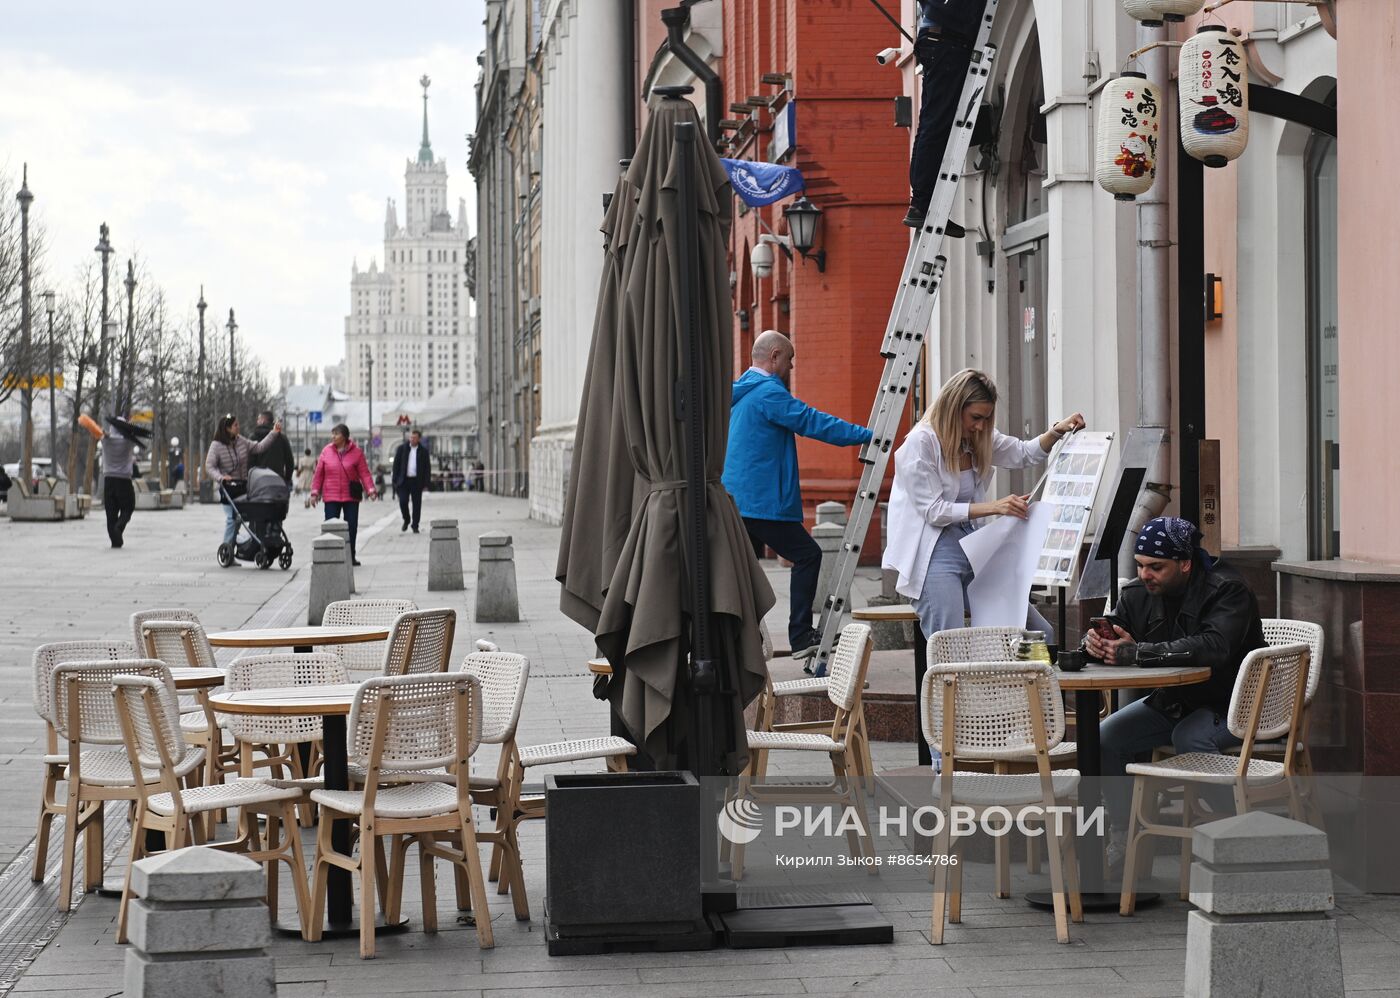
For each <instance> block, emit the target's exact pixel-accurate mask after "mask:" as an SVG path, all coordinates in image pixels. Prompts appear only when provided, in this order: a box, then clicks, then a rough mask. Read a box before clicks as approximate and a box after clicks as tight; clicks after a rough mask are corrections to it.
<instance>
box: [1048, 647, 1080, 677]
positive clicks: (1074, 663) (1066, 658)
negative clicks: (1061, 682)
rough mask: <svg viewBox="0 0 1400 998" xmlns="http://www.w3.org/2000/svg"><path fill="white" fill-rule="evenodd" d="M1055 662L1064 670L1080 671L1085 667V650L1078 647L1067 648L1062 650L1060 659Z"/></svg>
mask: <svg viewBox="0 0 1400 998" xmlns="http://www.w3.org/2000/svg"><path fill="white" fill-rule="evenodd" d="M1055 664H1056V665H1058V666H1059V667H1060V670H1061V671H1062V672H1079V671H1080V670H1082V669H1083V668H1084V652H1082V651H1080V650H1079V649H1078V648H1066V649H1065V650H1064V651H1062V652H1060V657H1059V660H1058V661H1057V662H1056V663H1055Z"/></svg>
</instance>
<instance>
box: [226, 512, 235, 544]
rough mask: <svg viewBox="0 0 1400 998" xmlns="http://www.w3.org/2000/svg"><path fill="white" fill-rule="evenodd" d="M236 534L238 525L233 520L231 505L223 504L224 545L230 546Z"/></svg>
mask: <svg viewBox="0 0 1400 998" xmlns="http://www.w3.org/2000/svg"><path fill="white" fill-rule="evenodd" d="M237 534H238V525H237V523H236V522H235V520H234V519H233V503H225V504H224V543H225V544H232V543H233V539H234V537H235V536H236V535H237Z"/></svg>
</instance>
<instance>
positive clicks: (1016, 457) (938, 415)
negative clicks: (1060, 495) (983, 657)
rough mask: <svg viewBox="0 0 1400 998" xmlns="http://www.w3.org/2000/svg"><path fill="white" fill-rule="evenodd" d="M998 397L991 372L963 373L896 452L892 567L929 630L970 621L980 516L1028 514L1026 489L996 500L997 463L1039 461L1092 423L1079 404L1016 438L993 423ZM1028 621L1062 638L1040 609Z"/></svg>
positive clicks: (888, 562)
mask: <svg viewBox="0 0 1400 998" xmlns="http://www.w3.org/2000/svg"><path fill="white" fill-rule="evenodd" d="M996 405H997V387H996V385H995V384H994V383H993V382H992V379H991V378H989V377H988V376H987V375H985V374H983V373H982V372H981V371H974V370H972V369H971V368H968V369H967V370H963V371H959V372H958V373H957V374H955V375H953V376H952V377H951V378H949V379H948V381H947V383H946V384H945V385H944V386H943V388H942V389H941V390H940V391H939V393H938V398H936V399H934V402H933V405H931V406H930V407H929V410H928V412H926V413H925V414H924V418H923V419H921V420H919V422H918V425H916V426H915V427H914V428H913V429H912V430H910V431H909V435H908V436H907V437H906V438H905V440H904V443H903V444H902V445H900V448H899V449H898V450H897V451H895V455H894V487H893V489H891V491H890V506H889V517H890V522H889V534H888V536H889V540H888V546H887V547H886V548H885V556H884V562H883V567H884V568H888V569H893V570H894V571H895V572H897V573H898V576H899V579H898V584H897V585H896V587H895V588H896V590H897V591H898V592H900V593H902V594H903V595H905V596H908V597H909V598H910V599H912V600H913V601H914V609H915V611H916V612H917V613H918V615H919V626H920V627H922V628H923V632H924V634H925V636H928V635H932V634H934V633H935V632H937V631H945V630H949V629H951V628H954V627H962V626H963V613H964V610H965V609H966V606H967V584H968V583H969V582H971V581H972V566H971V565H969V564H968V562H967V557H966V556H965V555H964V554H963V549H962V544H961V543H960V542H961V540H962V539H963V538H964V537H966V536H967V535H968V534H969V533H971V532H972V531H973V530H974V529H975V528H976V526H977V521H978V520H981V519H983V518H985V517H989V516H1016V517H1020V518H1021V519H1023V520H1024V519H1025V518H1026V516H1027V512H1028V508H1029V507H1028V505H1027V502H1026V497H1025V496H1018V495H1009V496H1004V497H1002V498H1001V499H996V500H992V501H988V499H987V486H988V485H989V484H991V480H992V472H993V469H995V468H1024V467H1027V466H1028V465H1033V464H1039V463H1041V462H1043V461H1044V460H1045V457H1046V455H1048V454H1049V453H1050V449H1051V448H1052V447H1054V445H1055V441H1057V440H1059V439H1060V438H1061V437H1063V436H1064V435H1065V434H1066V433H1071V432H1073V431H1074V430H1077V429H1079V428H1080V427H1082V426H1083V425H1084V417H1083V416H1082V415H1081V414H1080V413H1077V412H1076V413H1075V414H1074V415H1072V416H1068V417H1066V418H1064V419H1062V420H1060V421H1059V422H1057V423H1055V424H1054V425H1053V426H1051V427H1050V429H1049V430H1047V431H1046V432H1044V433H1042V434H1041V435H1040V436H1039V437H1031V438H1030V439H1029V440H1017V439H1016V438H1015V437H1009V436H1007V435H1006V434H1004V433H1001V432H999V431H998V430H997V429H996V427H995V426H994V425H993V423H994V421H995V419H996ZM1026 626H1027V627H1029V628H1031V629H1033V630H1037V631H1044V632H1045V634H1046V636H1047V637H1048V638H1050V639H1051V640H1054V639H1053V637H1052V635H1053V634H1054V632H1053V630H1052V629H1051V627H1050V624H1049V623H1048V622H1047V621H1046V620H1045V618H1044V617H1042V616H1041V615H1040V614H1039V613H1038V612H1037V611H1036V610H1035V608H1034V607H1028V608H1027V612H1026Z"/></svg>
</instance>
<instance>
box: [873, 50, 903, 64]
mask: <svg viewBox="0 0 1400 998" xmlns="http://www.w3.org/2000/svg"><path fill="white" fill-rule="evenodd" d="M898 58H899V49H881V50H880V51H879V52H877V53H875V61H876V62H878V63H879V64H880V65H881V66H888V65H889V64H890V63H892V62H894V61H895V60H896V59H898Z"/></svg>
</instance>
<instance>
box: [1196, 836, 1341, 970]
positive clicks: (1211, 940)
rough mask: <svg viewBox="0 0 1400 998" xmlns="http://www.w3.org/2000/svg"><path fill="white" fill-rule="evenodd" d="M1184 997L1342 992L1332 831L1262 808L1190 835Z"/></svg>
mask: <svg viewBox="0 0 1400 998" xmlns="http://www.w3.org/2000/svg"><path fill="white" fill-rule="evenodd" d="M1192 852H1193V854H1194V856H1195V862H1193V863H1192V864H1191V903H1192V904H1194V905H1195V906H1196V908H1197V909H1198V910H1196V911H1192V912H1191V913H1190V914H1189V915H1188V916H1187V921H1186V986H1185V992H1184V993H1185V998H1227V996H1230V998H1233V996H1235V995H1285V994H1291V995H1309V996H1311V998H1334V996H1335V998H1342V995H1343V993H1344V989H1343V986H1342V954H1341V942H1340V939H1339V937H1338V934H1337V923H1336V921H1335V920H1334V919H1333V918H1332V917H1331V916H1330V915H1328V914H1327V913H1328V912H1329V911H1330V910H1331V909H1332V907H1333V894H1332V873H1331V870H1330V869H1328V866H1327V857H1328V849H1327V833H1325V832H1323V831H1321V830H1320V829H1317V828H1313V827H1312V826H1311V825H1305V824H1303V823H1302V822H1300V821H1293V820H1291V819H1289V818H1283V817H1280V816H1278V815H1276V814H1269V813H1267V812H1264V811H1251V812H1249V813H1248V814H1243V815H1237V816H1235V817H1231V818H1224V819H1222V820H1220V821H1212V822H1209V823H1208V824H1204V825H1200V826H1199V827H1197V828H1196V829H1195V831H1194V834H1193V836H1192Z"/></svg>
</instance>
